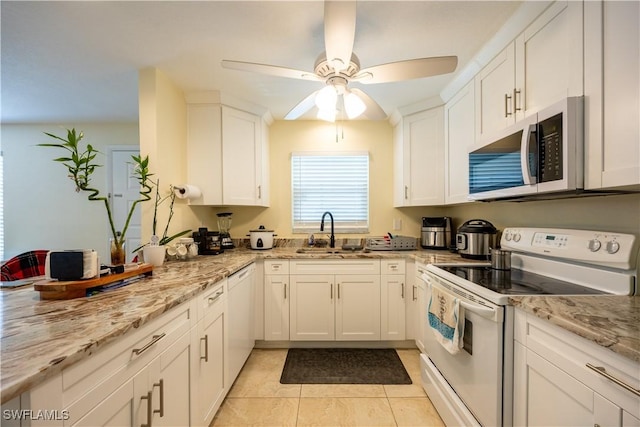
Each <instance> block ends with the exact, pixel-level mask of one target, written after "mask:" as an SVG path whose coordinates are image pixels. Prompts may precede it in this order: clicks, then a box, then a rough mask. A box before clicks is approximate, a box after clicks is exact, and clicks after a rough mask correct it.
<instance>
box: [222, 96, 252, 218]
mask: <svg viewBox="0 0 640 427" xmlns="http://www.w3.org/2000/svg"><path fill="white" fill-rule="evenodd" d="M260 136H261V130H260V118H259V117H257V116H254V115H252V114H249V113H245V112H244V111H239V110H235V109H233V108H229V107H226V106H223V107H222V197H223V201H222V203H223V204H224V205H245V206H251V205H255V204H256V200H257V199H258V197H257V196H258V195H257V193H258V188H257V185H256V145H257V144H258V143H259V141H260Z"/></svg>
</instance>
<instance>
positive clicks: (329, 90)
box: [315, 85, 338, 111]
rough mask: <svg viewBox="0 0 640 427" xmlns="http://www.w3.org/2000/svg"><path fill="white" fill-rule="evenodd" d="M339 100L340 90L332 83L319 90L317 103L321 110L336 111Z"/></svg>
mask: <svg viewBox="0 0 640 427" xmlns="http://www.w3.org/2000/svg"><path fill="white" fill-rule="evenodd" d="M337 100H338V92H336V88H335V87H333V86H331V85H327V86H325V87H323V88H322V89H321V90H320V91H319V92H318V94H317V95H316V99H315V103H316V106H317V107H318V108H319V109H320V110H327V111H330V110H334V111H335V109H336V101H337Z"/></svg>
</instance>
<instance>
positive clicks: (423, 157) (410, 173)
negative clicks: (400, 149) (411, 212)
mask: <svg viewBox="0 0 640 427" xmlns="http://www.w3.org/2000/svg"><path fill="white" fill-rule="evenodd" d="M443 111H444V110H443V108H442V107H438V108H433V109H431V110H427V111H421V112H419V113H415V114H411V115H409V116H407V117H405V118H404V119H403V140H404V153H403V156H404V161H403V177H404V185H405V186H406V188H405V189H404V191H405V192H406V195H407V200H406V202H407V203H405V206H428V205H440V204H443V203H444V165H443V164H444V112H443Z"/></svg>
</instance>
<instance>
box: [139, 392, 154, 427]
mask: <svg viewBox="0 0 640 427" xmlns="http://www.w3.org/2000/svg"><path fill="white" fill-rule="evenodd" d="M152 397H153V391H150V392H149V393H147V395H146V396H142V397H141V398H140V399H142V400H146V401H147V423H146V424H140V427H151V423H152V422H153V408H152V407H151V402H152Z"/></svg>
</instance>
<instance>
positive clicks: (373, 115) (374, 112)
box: [350, 88, 387, 120]
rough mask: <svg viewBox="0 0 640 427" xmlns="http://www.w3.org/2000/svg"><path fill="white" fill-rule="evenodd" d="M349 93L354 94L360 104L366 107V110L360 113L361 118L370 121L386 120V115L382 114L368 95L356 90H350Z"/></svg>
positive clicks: (380, 108)
mask: <svg viewBox="0 0 640 427" xmlns="http://www.w3.org/2000/svg"><path fill="white" fill-rule="evenodd" d="M350 90H351V93H354V94H356V95H357V96H358V97H359V98H360V99H361V100H362V102H364V104H365V105H366V106H367V109H366V110H365V111H364V113H362V115H363V116H365V117H366V118H368V119H370V120H384V119H386V118H387V113H385V112H384V110H383V109H382V107H381V106H380V105H378V103H377V102H376V101H374V100H373V98H371V97H370V96H369V95H367V94H366V93H364V92H363V91H361V90H360V89H358V88H351V89H350Z"/></svg>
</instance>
